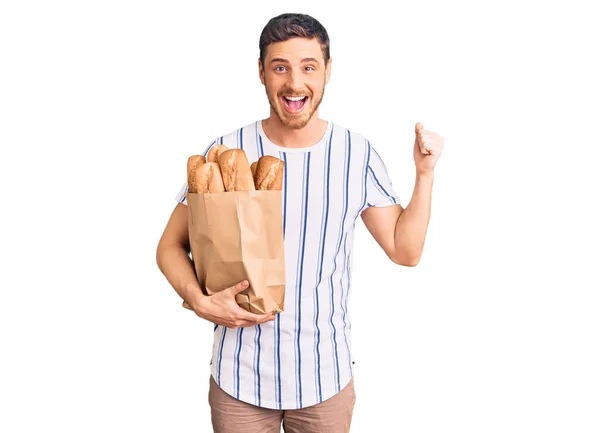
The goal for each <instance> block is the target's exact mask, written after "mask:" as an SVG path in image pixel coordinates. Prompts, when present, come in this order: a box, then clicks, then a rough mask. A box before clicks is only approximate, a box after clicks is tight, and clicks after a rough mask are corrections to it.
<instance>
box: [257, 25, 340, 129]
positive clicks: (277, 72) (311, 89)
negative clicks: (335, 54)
mask: <svg viewBox="0 0 600 433" xmlns="http://www.w3.org/2000/svg"><path fill="white" fill-rule="evenodd" d="M259 48H260V58H259V61H258V67H259V74H260V80H261V82H262V83H263V84H264V86H265V90H266V92H267V97H268V99H269V104H270V105H271V109H272V111H273V112H274V113H275V114H276V115H277V117H278V118H279V120H280V121H281V123H282V124H283V125H284V126H285V127H287V128H290V129H301V128H303V127H304V126H306V124H307V123H308V121H309V120H310V119H311V117H312V116H313V114H314V113H315V112H316V111H317V109H318V107H319V104H320V103H321V100H322V99H323V93H324V91H325V84H327V82H328V81H329V74H330V72H331V68H330V65H331V58H330V54H329V36H328V35H327V31H326V30H325V28H324V27H323V26H322V25H321V24H320V23H319V22H318V21H317V20H316V19H314V18H312V17H310V16H308V15H303V14H282V15H279V16H277V17H275V18H272V19H271V20H270V21H269V22H268V23H267V25H266V26H265V28H264V29H263V31H262V33H261V35H260V41H259ZM299 98H302V99H299Z"/></svg>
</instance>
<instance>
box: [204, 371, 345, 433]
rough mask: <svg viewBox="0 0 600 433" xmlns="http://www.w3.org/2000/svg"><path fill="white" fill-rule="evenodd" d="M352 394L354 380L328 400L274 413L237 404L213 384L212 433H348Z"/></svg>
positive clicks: (210, 400)
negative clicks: (282, 432) (282, 431)
mask: <svg viewBox="0 0 600 433" xmlns="http://www.w3.org/2000/svg"><path fill="white" fill-rule="evenodd" d="M355 401H356V394H355V392H354V379H351V380H350V383H349V384H348V385H347V386H346V387H345V388H344V389H342V390H341V392H339V393H338V394H336V395H334V396H333V397H331V398H330V399H328V400H325V401H323V402H321V403H319V404H315V405H313V406H309V407H305V408H302V409H292V410H277V409H268V408H264V407H259V406H254V405H252V404H249V403H246V402H243V401H240V400H238V399H236V398H234V397H232V396H230V395H229V394H227V393H226V392H225V391H223V390H222V389H221V388H219V386H218V385H217V384H216V382H215V381H214V379H213V378H212V376H211V377H210V385H209V391H208V402H209V404H210V409H211V416H212V425H213V429H214V432H215V433H280V432H281V423H282V421H283V430H284V432H285V433H300V432H301V433H348V432H349V431H350V421H351V420H352V412H353V410H354V403H355Z"/></svg>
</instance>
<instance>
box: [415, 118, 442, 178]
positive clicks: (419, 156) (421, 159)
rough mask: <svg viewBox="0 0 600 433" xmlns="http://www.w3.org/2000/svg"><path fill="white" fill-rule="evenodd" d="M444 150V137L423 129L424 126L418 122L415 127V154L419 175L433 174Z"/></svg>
mask: <svg viewBox="0 0 600 433" xmlns="http://www.w3.org/2000/svg"><path fill="white" fill-rule="evenodd" d="M443 148H444V139H443V138H442V136H440V135H439V134H438V133H437V132H433V131H427V130H426V129H423V124H422V123H420V122H418V123H417V124H416V125H415V147H414V152H413V155H414V158H415V165H416V166H417V174H419V175H428V174H432V173H433V168H434V167H435V164H436V163H437V161H438V159H439V157H440V155H441V153H442V149H443Z"/></svg>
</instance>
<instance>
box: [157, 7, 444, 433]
mask: <svg viewBox="0 0 600 433" xmlns="http://www.w3.org/2000/svg"><path fill="white" fill-rule="evenodd" d="M259 48H260V58H259V61H258V68H259V75H260V80H261V82H262V84H263V85H264V86H265V89H266V93H267V97H268V100H269V104H270V106H271V108H270V116H269V117H268V118H267V119H264V120H260V121H257V122H255V123H253V124H250V125H247V126H244V127H243V128H240V129H238V130H236V131H234V132H231V133H230V134H227V135H224V136H222V137H219V138H218V139H216V140H215V141H214V142H213V143H211V145H210V146H208V147H207V148H206V149H205V150H204V155H206V154H207V153H208V150H209V149H210V148H211V147H212V146H214V145H217V144H225V145H226V146H228V147H229V148H234V147H238V148H242V149H244V151H245V152H246V154H247V155H248V160H249V161H251V162H252V161H256V160H257V159H258V158H259V157H260V156H262V155H264V154H269V155H273V156H276V157H278V158H280V159H282V160H283V161H284V162H285V175H284V187H283V192H282V194H283V209H282V211H283V230H284V247H285V259H286V294H285V311H283V312H282V313H280V314H277V315H273V314H270V313H269V314H265V315H257V314H252V313H249V312H247V311H246V310H244V309H242V308H241V307H239V306H238V305H237V304H236V302H235V299H234V296H235V294H236V293H238V292H241V291H243V290H244V289H245V288H246V287H247V282H240V284H237V285H236V286H234V287H230V288H228V289H226V290H224V291H222V292H219V293H217V294H215V295H212V296H204V295H203V293H202V292H201V289H200V287H199V284H198V281H197V280H196V277H195V274H194V269H193V265H192V263H191V261H190V259H189V256H188V252H189V240H188V232H187V224H188V223H187V209H186V199H185V192H186V191H187V189H186V185H184V187H183V188H182V190H181V191H180V193H179V195H178V196H177V198H178V200H179V202H180V203H178V204H177V205H176V207H175V209H174V211H173V214H172V216H171V218H170V220H169V222H168V224H167V227H166V229H165V231H164V234H163V236H162V238H161V240H160V242H159V245H158V249H157V262H158V265H159V267H160V269H161V271H162V272H163V273H164V275H165V276H166V278H167V279H168V281H169V282H170V283H171V285H172V286H173V288H174V289H175V290H176V291H177V293H178V294H179V295H180V296H181V297H182V298H183V299H184V300H185V301H187V303H188V304H189V305H190V306H192V308H193V309H194V311H195V312H196V314H197V315H198V316H200V317H202V318H204V319H206V320H209V321H211V322H213V323H215V333H214V335H215V337H214V346H213V356H212V361H211V377H210V383H209V403H210V405H211V414H212V423H213V427H214V430H215V432H229V433H235V432H244V433H251V432H260V433H269V432H279V431H280V427H281V423H282V422H283V427H284V430H285V431H286V432H328V433H332V432H334V433H335V432H348V431H349V429H350V421H351V418H352V412H353V408H354V402H355V394H354V387H353V380H352V377H353V364H354V362H353V361H352V354H351V349H350V346H351V344H350V316H349V313H348V296H349V292H350V285H351V279H350V265H351V263H352V260H351V258H352V241H353V232H354V226H355V222H356V220H357V219H358V217H359V216H361V218H362V220H363V221H364V223H365V225H366V227H367V228H368V230H369V232H370V233H371V234H372V236H373V237H374V238H375V240H376V241H377V242H378V244H379V245H380V246H381V247H382V248H383V250H384V251H385V252H386V254H387V255H388V257H389V258H390V259H391V260H392V261H393V262H394V263H397V264H400V265H404V266H415V265H416V264H417V263H418V262H419V260H420V257H421V254H422V251H423V245H424V241H425V233H426V230H427V226H428V223H429V212H430V200H431V190H432V184H433V168H434V166H435V164H436V161H437V160H438V158H439V156H440V152H441V150H442V147H443V139H442V138H441V137H440V136H439V135H438V134H436V133H434V132H430V131H426V130H424V129H423V126H422V125H421V124H420V123H417V125H416V131H415V132H416V137H415V144H414V152H413V153H414V155H413V156H414V160H415V164H416V184H415V189H414V193H413V196H412V198H411V201H410V203H409V205H408V206H407V207H406V209H403V208H402V207H401V206H400V204H399V202H398V197H397V195H396V194H395V192H394V191H393V189H392V185H391V182H390V179H389V178H388V175H387V171H386V167H385V166H384V163H383V161H382V160H381V158H380V157H379V155H378V154H377V152H376V151H375V149H374V148H373V146H372V145H371V143H370V142H369V141H368V140H366V139H365V138H364V137H362V136H361V135H359V134H356V133H353V132H351V131H349V130H347V129H344V128H343V127H341V126H339V125H335V124H333V123H332V122H328V121H325V120H322V119H320V118H319V116H318V108H319V104H320V103H321V100H322V98H323V94H324V90H325V85H326V84H327V82H328V80H329V76H330V72H331V58H330V53H329V38H328V35H327V32H326V30H325V28H323V26H322V25H321V24H320V23H319V22H318V21H317V20H315V19H314V18H312V17H310V16H307V15H302V14H283V15H280V16H278V17H275V18H273V19H271V20H270V21H269V22H268V24H267V25H266V27H265V28H264V30H263V32H262V34H261V36H260V42H259Z"/></svg>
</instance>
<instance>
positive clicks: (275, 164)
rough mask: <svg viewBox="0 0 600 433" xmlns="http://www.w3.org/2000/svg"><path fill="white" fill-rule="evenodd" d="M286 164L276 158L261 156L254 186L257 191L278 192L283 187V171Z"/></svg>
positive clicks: (257, 165)
mask: <svg viewBox="0 0 600 433" xmlns="http://www.w3.org/2000/svg"><path fill="white" fill-rule="evenodd" d="M284 165H285V163H284V162H283V161H282V160H281V159H279V158H275V157H274V156H270V155H264V156H261V157H260V158H259V159H258V161H257V164H256V173H255V174H254V186H255V188H256V189H257V190H265V189H267V190H277V191H281V189H282V187H283V169H284Z"/></svg>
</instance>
